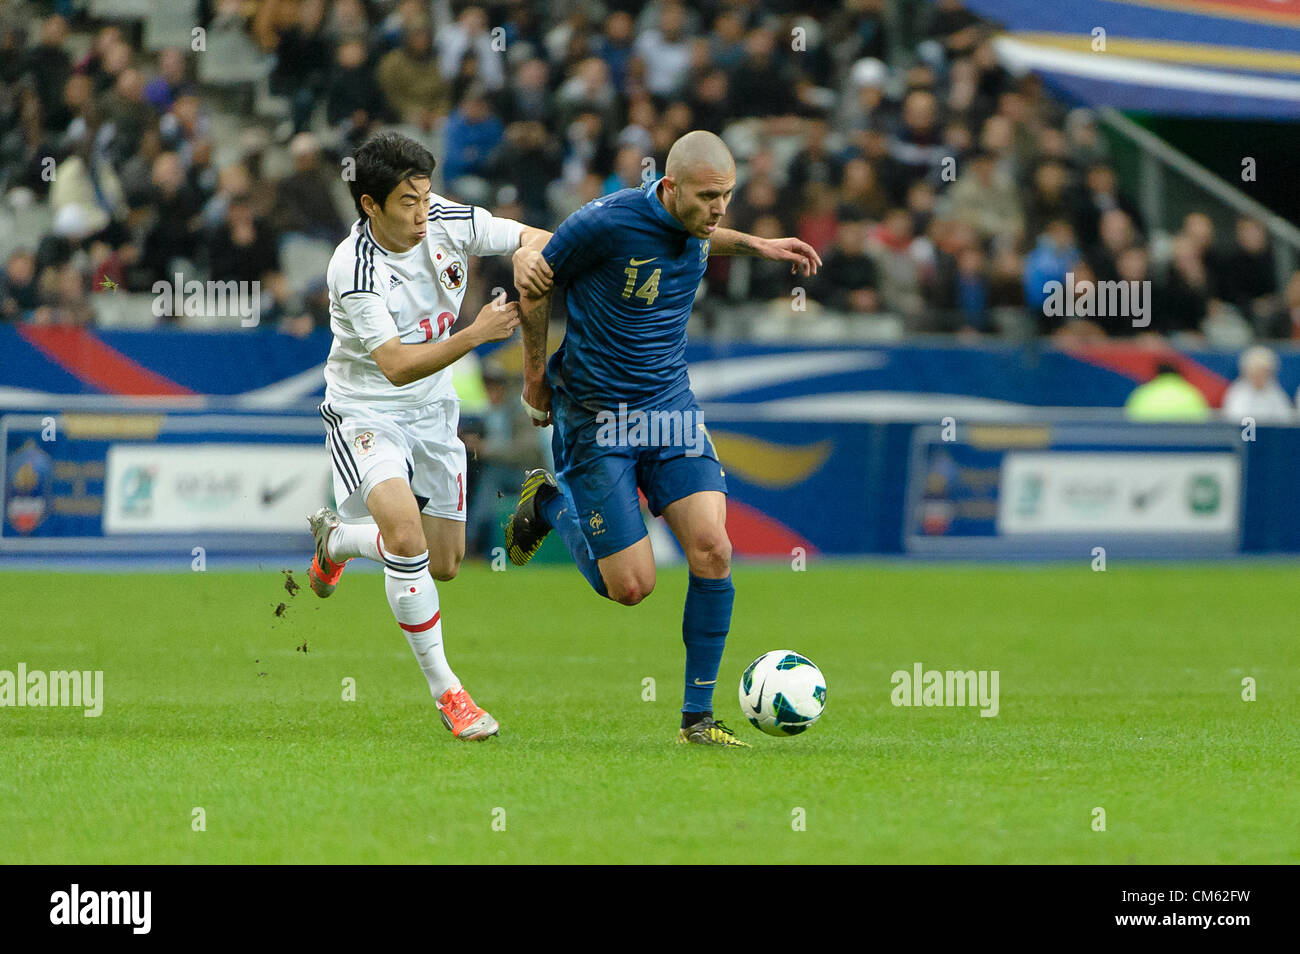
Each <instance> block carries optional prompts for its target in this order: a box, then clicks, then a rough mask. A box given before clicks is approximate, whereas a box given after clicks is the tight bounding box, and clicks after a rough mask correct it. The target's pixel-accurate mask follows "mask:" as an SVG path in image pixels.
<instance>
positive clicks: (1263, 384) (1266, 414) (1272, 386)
mask: <svg viewBox="0 0 1300 954" xmlns="http://www.w3.org/2000/svg"><path fill="white" fill-rule="evenodd" d="M1277 364H1278V362H1277V355H1276V354H1274V353H1273V352H1272V351H1271V350H1270V349H1268V348H1265V347H1264V346H1262V345H1256V346H1254V347H1253V348H1247V349H1246V350H1245V351H1243V352H1242V353H1241V358H1240V360H1239V365H1238V366H1239V367H1240V369H1241V375H1240V376H1239V377H1238V378H1237V380H1236V381H1233V382H1232V384H1231V385H1229V387H1228V390H1227V393H1225V394H1224V396H1223V416H1224V418H1225V419H1227V420H1229V421H1232V422H1233V423H1237V424H1239V423H1241V420H1242V419H1243V418H1247V417H1249V418H1253V419H1254V421H1255V423H1256V424H1286V423H1289V422H1292V421H1295V420H1296V410H1295V407H1294V406H1292V404H1291V400H1290V398H1288V397H1287V396H1286V392H1285V391H1283V390H1282V386H1281V385H1280V384H1278V383H1277Z"/></svg>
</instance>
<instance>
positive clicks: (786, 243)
mask: <svg viewBox="0 0 1300 954" xmlns="http://www.w3.org/2000/svg"><path fill="white" fill-rule="evenodd" d="M709 253H710V254H712V255H753V256H755V257H757V258H766V259H770V260H772V261H774V262H789V263H790V271H791V272H792V273H794V272H803V274H805V275H816V274H817V269H818V268H820V267H821V264H822V257H821V256H820V255H818V254H817V250H816V249H815V248H813V247H812V246H811V245H809V244H808V243H807V242H805V241H803V240H802V239H797V238H779V239H765V238H759V237H758V236H757V235H749V234H748V233H746V232H737V231H736V230H735V229H723V228H719V229H717V230H715V231H714V233H713V235H712V236H711V237H710V238H709Z"/></svg>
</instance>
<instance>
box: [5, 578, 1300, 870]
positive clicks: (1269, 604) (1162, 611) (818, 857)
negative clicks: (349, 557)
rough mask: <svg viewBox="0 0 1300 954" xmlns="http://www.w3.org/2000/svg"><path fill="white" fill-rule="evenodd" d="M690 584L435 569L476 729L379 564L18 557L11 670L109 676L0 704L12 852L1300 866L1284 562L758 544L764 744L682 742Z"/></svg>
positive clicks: (750, 617)
mask: <svg viewBox="0 0 1300 954" xmlns="http://www.w3.org/2000/svg"><path fill="white" fill-rule="evenodd" d="M303 576H304V574H302V573H299V574H298V577H299V579H302V578H303ZM685 577H686V574H685V570H684V569H664V570H661V573H660V579H659V585H658V589H657V590H656V591H655V592H654V594H653V595H652V596H651V597H650V598H649V599H648V600H647V601H646V602H645V603H643V604H642V605H641V606H638V607H636V608H633V609H629V608H626V607H620V606H616V605H613V604H610V603H606V602H604V601H602V600H599V599H598V598H596V597H595V596H594V595H593V594H591V592H590V591H589V590H588V589H587V587H586V584H585V583H584V582H583V581H582V579H581V578H580V577H579V576H578V575H577V573H576V572H574V571H573V570H572V568H567V567H529V568H525V569H514V568H511V569H509V570H508V571H506V572H504V573H494V572H491V571H490V570H488V569H487V568H486V567H482V566H477V567H467V568H466V569H465V570H464V571H463V572H462V574H461V576H460V578H458V579H457V580H455V581H454V582H452V583H445V584H439V589H440V592H441V596H442V612H443V619H444V631H445V634H446V639H447V645H448V648H449V654H450V657H451V661H452V663H453V665H454V666H455V667H456V669H457V671H458V673H459V675H460V676H461V678H462V679H464V680H465V683H466V685H467V686H468V688H469V689H470V691H471V692H472V693H473V694H474V697H475V699H476V700H477V701H479V702H480V703H481V704H483V705H484V706H485V707H487V708H488V709H490V710H491V711H492V712H493V714H494V715H496V716H497V718H498V719H499V720H500V722H501V724H502V734H501V736H500V737H499V738H497V739H493V740H490V741H488V742H485V743H475V744H467V743H460V742H457V741H455V740H453V739H452V738H451V737H450V735H449V734H448V733H447V732H446V731H445V730H444V729H443V728H442V725H441V723H440V721H439V719H438V716H437V712H436V710H435V708H434V705H433V702H432V700H431V699H430V697H429V694H428V691H427V689H426V686H425V683H424V680H423V678H422V677H421V675H420V672H419V670H418V668H417V667H416V665H415V662H414V659H413V658H412V656H411V653H410V650H409V648H408V647H407V645H406V641H405V640H404V639H403V637H402V634H401V632H400V631H399V630H398V628H397V627H396V625H395V624H394V623H393V621H392V619H391V616H390V614H389V612H388V608H387V605H386V603H385V601H384V597H383V585H382V578H381V577H380V576H379V575H378V574H375V573H362V574H357V573H355V572H354V573H351V574H350V575H348V576H345V578H344V580H343V583H342V585H341V586H340V588H339V591H338V593H337V594H336V595H335V596H334V597H333V598H332V599H330V600H328V601H323V600H318V599H316V598H315V597H314V596H313V595H312V594H311V593H310V591H308V590H306V589H304V590H303V591H302V592H300V593H299V594H298V595H297V596H296V597H293V598H291V597H290V596H289V595H288V594H287V593H286V592H285V590H284V587H283V585H282V584H283V577H282V576H281V574H280V573H279V571H278V569H270V568H268V570H267V571H266V572H262V573H220V572H208V573H184V574H172V575H167V574H160V575H150V574H114V575H108V574H104V575H96V574H72V573H46V572H40V573H37V572H6V573H3V574H0V607H3V610H2V612H0V669H7V670H11V671H12V670H14V669H16V666H17V663H18V662H24V663H26V664H27V667H28V668H29V669H42V670H58V669H101V670H103V671H104V695H105V704H104V711H103V714H102V715H101V716H100V717H99V718H85V717H84V716H83V715H82V714H81V712H80V710H74V709H52V708H46V709H35V708H23V709H19V708H4V709H0V759H2V764H3V765H4V771H3V773H0V845H3V846H4V848H3V849H2V850H0V861H3V862H7V863H143V862H159V863H188V862H199V863H227V862H258V863H261V862H270V863H278V862H286V863H288V862H303V863H316V862H344V861H356V862H367V863H369V862H397V863H408V862H409V863H447V862H559V863H565V862H593V861H595V862H599V861H609V862H641V863H661V862H662V863H677V862H741V863H762V864H772V863H781V862H784V863H799V862H887V863H895V862H918V863H929V862H938V863H948V862H951V863H966V862H1052V863H1085V864H1087V863H1121V864H1123V863H1217V862H1266V863H1270V862H1272V863H1283V862H1292V863H1293V862H1296V861H1300V829H1297V827H1296V825H1295V820H1296V819H1297V818H1300V784H1297V783H1298V782H1300V777H1298V774H1300V773H1297V769H1296V752H1297V751H1298V750H1300V693H1298V692H1297V689H1298V688H1300V687H1298V685H1297V682H1298V681H1300V680H1298V676H1297V674H1298V673H1300V639H1298V638H1297V637H1298V636H1300V633H1298V632H1297V620H1300V588H1297V586H1296V584H1295V567H1294V565H1284V564H1278V565H1267V564H1244V563H1243V564H1236V565H1217V566H1215V565H1178V566H1169V565H1147V566H1118V565H1115V564H1114V563H1113V562H1112V566H1111V567H1110V568H1109V570H1107V571H1106V572H1091V571H1090V569H1089V567H1088V563H1087V562H1086V561H1084V560H1081V561H1080V562H1079V564H1078V565H1077V566H1070V567H1066V566H1063V565H1059V564H1057V565H1051V566H1045V567H1037V568H1034V567H1012V566H1001V567H987V566H974V565H906V564H901V563H834V564H831V563H816V562H814V563H812V564H810V566H809V567H808V569H807V571H805V572H792V571H791V570H790V569H789V568H787V567H771V566H762V567H755V566H746V567H739V568H738V569H737V570H736V573H735V578H736V589H737V597H736V612H735V618H734V625H733V629H732V634H731V637H730V639H729V642H728V646H727V654H726V656H725V658H724V660H723V666H722V672H721V675H720V679H719V688H718V696H717V700H716V704H717V711H718V714H719V716H720V717H721V718H723V719H725V720H727V721H729V722H730V723H731V725H732V726H733V728H735V729H736V730H737V731H738V732H739V733H741V734H742V736H743V737H744V738H745V739H747V740H748V741H750V742H752V743H753V744H754V747H753V748H752V749H750V750H731V751H720V750H714V749H704V748H697V747H685V746H681V747H679V746H676V745H674V744H673V737H674V734H675V732H676V727H677V721H678V708H679V706H680V704H681V679H682V675H681V674H682V661H683V648H682V643H681V631H680V625H681V612H682V599H683V595H684V589H685ZM304 582H305V580H304ZM282 601H283V602H285V603H286V604H287V605H288V608H287V612H286V613H285V615H284V616H282V617H276V616H275V615H274V612H273V611H274V608H275V606H276V604H277V603H280V602H282ZM304 644H305V650H306V651H305V652H304V651H302V647H303V646H304ZM785 648H789V649H796V650H798V651H800V652H802V653H805V654H807V655H808V656H810V657H811V658H812V659H813V660H814V661H815V662H816V663H818V665H819V666H821V668H822V670H823V671H824V672H825V674H826V678H827V682H828V688H829V692H828V697H829V698H828V704H827V709H826V714H825V716H824V717H823V719H822V721H821V722H820V723H818V724H817V725H816V726H814V727H813V728H812V729H811V730H809V731H808V732H807V733H805V734H803V735H801V736H798V737H794V738H788V739H786V738H783V739H777V738H770V737H767V736H763V735H761V734H760V733H758V732H757V731H755V730H753V729H752V728H751V727H750V726H749V725H748V724H747V723H745V722H744V719H743V718H742V717H741V715H740V713H739V709H738V704H737V701H736V684H737V682H738V681H739V676H740V673H741V671H742V669H743V668H744V666H745V665H746V664H747V663H748V662H749V661H750V660H751V659H753V658H754V657H755V656H757V655H759V654H760V653H761V652H764V651H766V650H770V649H785ZM917 662H920V663H922V664H923V665H924V666H925V668H927V669H940V670H944V669H961V670H967V669H975V670H979V669H988V670H994V669H996V670H998V671H999V673H1000V685H999V688H1000V712H999V714H998V715H997V717H995V718H981V717H980V716H979V713H978V711H977V710H976V709H974V708H902V707H895V706H894V705H892V704H891V701H890V692H891V689H892V686H891V684H890V674H891V673H892V672H894V671H895V670H899V669H908V670H910V669H911V667H912V665H913V664H914V663H917ZM1246 677H1251V678H1253V679H1254V680H1255V681H1256V692H1257V694H1258V696H1257V699H1256V700H1255V701H1253V702H1251V701H1244V700H1243V698H1242V692H1243V690H1242V681H1243V679H1244V678H1246ZM345 678H350V679H353V680H355V685H356V699H355V701H344V700H343V698H342V696H343V689H342V685H343V680H344V679H345ZM646 678H652V679H654V680H655V684H656V685H655V688H656V698H655V700H654V701H645V700H644V699H643V694H644V690H643V685H644V683H643V680H645V679H646ZM195 808H201V809H202V810H203V813H204V816H205V822H206V830H204V831H195V830H193V825H192V819H193V817H194V816H193V810H194V809H195ZM1096 808H1102V809H1104V811H1105V823H1106V824H1105V827H1106V830H1105V831H1095V830H1094V817H1095V816H1094V809H1096ZM796 809H802V810H803V813H802V815H803V818H804V824H805V830H802V831H798V830H795V828H796V825H795V824H794V822H795V821H796V820H797V819H798V817H799V815H800V813H799V812H797V811H796ZM494 823H495V824H494ZM501 829H503V830H501Z"/></svg>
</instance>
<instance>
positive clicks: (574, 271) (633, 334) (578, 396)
mask: <svg viewBox="0 0 1300 954" xmlns="http://www.w3.org/2000/svg"><path fill="white" fill-rule="evenodd" d="M664 172H665V174H664V176H663V177H662V178H660V179H658V180H656V181H654V182H651V183H649V184H647V185H646V186H644V187H643V188H640V189H623V190H622V191H620V192H615V193H613V194H612V195H608V196H605V197H603V198H601V199H597V200H595V201H593V202H590V203H588V204H587V205H585V206H583V207H582V208H581V209H579V210H578V211H577V212H574V213H573V214H572V215H570V216H569V217H568V218H567V219H565V221H564V222H563V223H562V224H561V225H560V227H559V228H558V229H557V230H556V232H555V235H554V236H552V237H551V239H550V241H549V242H548V243H547V244H546V247H545V248H544V249H542V251H541V254H540V255H535V256H532V257H524V258H523V261H522V262H521V261H518V260H517V262H516V276H515V280H516V285H517V286H518V288H519V291H520V296H521V301H520V304H521V313H522V319H521V324H522V326H523V329H524V376H525V378H524V392H523V403H524V408H525V410H526V411H527V412H528V414H529V416H530V417H531V418H532V420H533V423H534V424H535V425H536V426H539V427H541V426H545V425H547V424H550V423H553V424H554V426H555V429H554V432H553V436H552V449H553V451H554V456H555V468H556V473H555V475H554V476H552V475H551V474H550V473H548V472H547V471H545V470H533V471H529V472H528V474H526V475H525V479H524V486H523V491H522V493H521V494H520V500H519V505H518V507H517V508H516V510H515V514H514V516H513V518H512V519H511V521H510V524H509V525H508V526H507V528H506V551H507V553H508V555H509V557H510V560H511V562H513V563H515V564H517V565H521V566H522V565H523V564H525V563H527V562H528V560H529V559H531V558H532V556H533V554H535V553H536V552H537V549H538V547H540V546H541V544H542V541H543V539H544V538H545V537H546V535H547V534H548V533H549V532H550V531H551V530H555V531H556V532H557V533H558V534H559V535H560V537H561V539H563V541H564V544H565V546H566V547H567V548H568V550H569V553H570V554H571V555H572V556H573V559H574V562H575V563H577V565H578V568H579V570H581V571H582V574H583V576H585V577H586V579H587V581H588V582H589V583H590V584H591V586H592V588H593V589H595V591H596V592H597V593H599V594H600V595H601V596H604V597H607V598H608V599H611V600H614V601H616V602H619V603H622V604H624V605H627V606H633V605H635V604H637V603H639V602H641V600H643V599H645V597H647V596H649V595H650V592H651V591H652V590H653V589H654V584H655V563H654V553H653V551H652V550H651V546H650V540H649V537H648V535H647V531H646V526H645V522H644V521H643V519H642V517H641V508H640V501H639V497H638V494H637V491H638V489H640V490H641V491H642V492H643V493H644V494H645V497H646V500H647V502H648V504H649V507H650V512H651V513H652V514H654V515H655V516H659V515H662V516H663V517H664V519H665V521H666V522H667V523H668V526H669V528H670V529H671V530H672V532H673V535H674V536H675V537H676V538H677V541H678V543H680V544H681V547H682V550H683V551H684V552H685V554H686V560H687V563H688V565H689V568H690V583H689V587H688V590H687V594H686V608H685V612H684V614H683V617H682V639H683V641H684V642H685V644H686V689H685V701H684V704H683V706H682V722H681V728H680V730H679V732H678V737H677V741H678V742H683V743H696V744H704V745H724V746H745V745H747V743H745V742H742V741H740V740H739V739H737V738H736V736H735V734H734V733H733V732H732V731H731V730H730V729H728V728H727V727H726V726H725V725H724V724H723V723H721V722H719V721H718V720H717V719H715V718H714V717H713V687H714V685H715V683H716V682H717V678H718V667H719V665H720V663H721V661H722V651H723V646H724V645H725V642H726V637H727V632H728V630H729V629H730V628H731V610H732V603H733V599H734V594H735V589H734V587H733V585H732V582H731V542H730V540H728V538H727V529H726V513H727V510H726V500H727V498H726V492H727V485H726V479H725V474H724V471H723V468H722V465H721V463H719V461H718V458H717V454H716V452H715V451H714V448H713V442H712V441H711V440H710V439H709V437H708V431H707V430H706V428H705V426H704V423H703V421H702V419H701V416H700V409H699V406H698V404H697V403H696V401H695V396H694V395H693V394H692V393H691V389H690V381H689V379H688V378H687V374H686V360H685V350H686V322H687V320H688V319H689V317H690V314H691V308H692V306H693V305H694V302H695V292H696V289H697V288H698V287H699V283H700V280H701V278H702V277H703V275H704V269H705V267H706V265H707V264H708V257H709V255H710V254H714V255H754V256H759V257H762V258H767V259H773V260H780V261H788V262H790V263H791V269H792V271H802V273H803V274H805V275H811V274H814V273H815V272H816V271H817V268H818V266H819V265H820V264H821V259H820V258H819V257H818V255H817V252H816V251H815V250H814V249H813V248H812V246H810V245H808V244H807V243H805V242H802V241H800V240H799V239H795V238H784V239H761V238H758V237H756V236H752V235H746V234H744V233H741V232H736V231H733V230H731V229H724V228H722V227H721V226H720V224H719V223H720V222H721V219H722V216H723V214H724V213H725V212H726V209H727V205H728V203H729V202H730V201H731V196H732V192H733V190H734V189H735V184H736V168H735V161H734V159H733V158H732V156H731V152H730V151H729V150H728V149H727V146H726V144H725V143H723V141H722V140H721V139H719V138H718V137H717V136H715V135H713V134H712V133H709V132H705V131H702V130H696V131H694V132H690V133H687V134H686V135H685V136H683V137H682V138H681V139H679V140H677V142H676V143H674V144H673V147H672V149H671V150H670V151H669V153H668V159H667V162H666V164H665V170H664ZM555 290H559V291H560V292H561V293H562V294H564V295H565V297H566V303H567V306H568V315H569V317H568V323H567V326H566V330H565V337H564V340H563V342H562V343H561V344H560V347H559V348H558V349H557V350H556V352H555V354H554V355H553V356H552V357H551V360H550V362H549V364H548V363H547V361H546V334H547V326H548V324H549V320H550V313H551V297H552V294H553V293H554V291H555Z"/></svg>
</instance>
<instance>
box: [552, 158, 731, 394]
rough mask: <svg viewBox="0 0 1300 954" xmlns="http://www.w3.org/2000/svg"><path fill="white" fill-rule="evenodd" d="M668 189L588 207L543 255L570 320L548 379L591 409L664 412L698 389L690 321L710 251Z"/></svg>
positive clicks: (625, 193) (631, 192) (626, 193)
mask: <svg viewBox="0 0 1300 954" xmlns="http://www.w3.org/2000/svg"><path fill="white" fill-rule="evenodd" d="M660 181H662V180H656V181H654V182H652V183H650V184H649V185H647V186H645V187H644V188H641V189H623V190H622V191H619V192H615V193H613V194H612V195H607V196H605V197H603V198H600V199H596V200H595V201H594V202H589V203H587V204H586V205H585V206H583V207H582V208H581V209H579V210H578V211H577V212H574V213H573V214H572V215H570V216H569V217H568V218H567V219H565V220H564V222H563V224H561V225H560V227H559V229H557V230H556V232H555V234H554V235H553V236H552V237H551V240H550V241H549V242H548V243H547V244H546V248H545V249H543V250H542V255H543V256H544V257H545V258H546V261H547V263H548V264H549V265H550V266H551V270H552V271H553V272H554V275H555V284H556V287H557V289H558V290H559V292H560V293H562V294H564V295H565V300H566V303H567V306H568V312H569V320H568V326H567V330H566V332H565V336H564V341H563V342H562V343H561V345H560V347H559V349H558V350H557V351H556V353H555V355H554V356H553V357H552V358H551V362H550V365H549V369H548V377H549V380H550V382H551V385H552V386H553V387H558V388H563V389H564V390H565V391H567V392H568V394H569V395H570V396H571V397H572V398H573V400H575V401H577V402H578V403H579V404H580V405H582V406H584V407H586V408H588V409H590V410H598V409H602V408H616V407H617V406H618V405H619V404H620V403H622V404H626V405H627V406H628V407H629V408H644V407H650V406H653V405H657V404H663V403H666V402H669V401H672V400H673V399H674V398H676V397H678V396H679V395H681V394H682V393H684V392H685V391H687V390H688V388H689V386H690V384H689V381H688V379H687V376H686V321H687V319H688V318H690V315H691V306H692V305H693V304H694V303H695V291H696V289H697V288H698V287H699V284H700V279H701V278H702V277H703V276H704V269H705V266H706V265H707V264H708V260H709V243H708V240H706V239H698V238H695V237H694V236H692V235H691V234H690V233H689V232H687V231H686V229H685V228H683V227H682V224H681V223H680V222H678V221H677V220H676V219H675V218H673V217H672V216H671V215H670V214H669V213H668V210H666V209H665V208H664V207H663V203H661V202H660V201H659V197H658V195H657V194H656V192H657V189H658V186H659V182H660Z"/></svg>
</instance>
